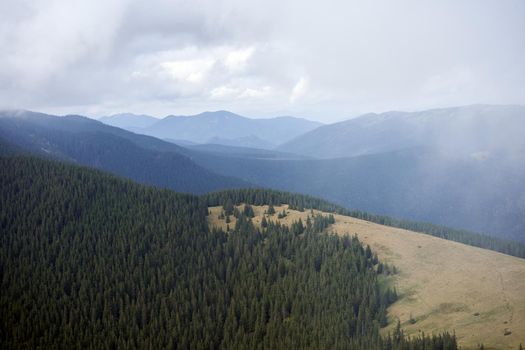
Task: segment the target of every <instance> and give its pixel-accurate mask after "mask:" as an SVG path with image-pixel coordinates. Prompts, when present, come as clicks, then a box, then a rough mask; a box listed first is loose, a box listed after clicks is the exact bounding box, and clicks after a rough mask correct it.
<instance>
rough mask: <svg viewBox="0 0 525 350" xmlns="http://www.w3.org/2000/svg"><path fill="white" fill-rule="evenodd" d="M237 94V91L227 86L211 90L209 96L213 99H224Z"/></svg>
mask: <svg viewBox="0 0 525 350" xmlns="http://www.w3.org/2000/svg"><path fill="white" fill-rule="evenodd" d="M238 94H239V89H236V88H232V87H229V86H225V85H223V86H219V87H216V88H214V89H213V90H211V92H210V96H211V98H214V99H224V98H230V97H234V96H236V95H238Z"/></svg>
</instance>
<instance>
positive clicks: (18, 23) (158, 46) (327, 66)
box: [0, 0, 525, 122]
mask: <svg viewBox="0 0 525 350" xmlns="http://www.w3.org/2000/svg"><path fill="white" fill-rule="evenodd" d="M472 103H490V104H525V1H521V0H516V1H505V0H495V1H488V0H487V1H484V0H473V1H461V0H450V1H448V0H439V1H438V0H436V1H424V0H417V1H416V0H414V1H392V0H385V1H365V0H363V1H327V0H324V1H304V0H303V1H285V0H279V1H271V0H265V1H247V0H239V1H219V0H215V1H213V0H212V1H199V0H191V1H173V0H169V1H168V0H161V1H151V0H149V1H137V0H103V1H94V0H87V1H82V0H79V1H72V0H45V1H44V0H42V1H40V0H30V1H24V0H2V1H0V107H1V108H24V109H32V110H39V111H44V112H49V113H56V114H66V113H78V114H84V115H88V116H95V117H97V116H101V115H106V114H112V113H118V112H134V113H145V114H151V115H154V116H159V117H160V116H165V115H168V114H192V113H198V112H201V111H205V110H219V109H227V110H231V111H234V112H237V113H240V114H244V115H247V116H251V117H269V116H276V115H297V116H304V117H308V118H310V119H317V120H320V121H325V122H331V121H335V120H341V119H345V118H348V117H352V116H355V115H357V114H360V113H365V112H372V111H374V112H381V111H386V110H392V109H395V110H418V109H426V108H433V107H444V106H454V105H465V104H472Z"/></svg>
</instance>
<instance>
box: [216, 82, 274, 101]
mask: <svg viewBox="0 0 525 350" xmlns="http://www.w3.org/2000/svg"><path fill="white" fill-rule="evenodd" d="M271 94H272V88H271V87H270V86H263V87H260V88H239V87H231V86H226V85H223V86H219V87H216V88H214V89H213V90H211V92H210V96H211V97H212V98H214V99H223V100H224V99H226V100H227V99H230V100H231V99H247V98H257V99H258V98H263V97H267V96H270V95H271Z"/></svg>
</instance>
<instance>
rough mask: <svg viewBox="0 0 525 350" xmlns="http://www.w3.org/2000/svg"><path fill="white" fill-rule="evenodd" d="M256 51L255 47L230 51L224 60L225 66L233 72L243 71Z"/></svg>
mask: <svg viewBox="0 0 525 350" xmlns="http://www.w3.org/2000/svg"><path fill="white" fill-rule="evenodd" d="M254 51H255V48H254V47H248V48H244V49H238V50H233V51H230V52H229V53H228V55H227V56H226V59H225V60H224V64H225V66H226V67H227V68H228V69H229V70H231V71H239V70H242V69H244V68H245V67H246V64H247V62H248V60H249V59H250V57H251V56H252V55H253V53H254Z"/></svg>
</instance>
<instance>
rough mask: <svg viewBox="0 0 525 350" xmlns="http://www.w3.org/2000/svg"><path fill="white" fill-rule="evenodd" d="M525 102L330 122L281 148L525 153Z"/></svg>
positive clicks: (348, 152)
mask: <svg viewBox="0 0 525 350" xmlns="http://www.w3.org/2000/svg"><path fill="white" fill-rule="evenodd" d="M523 133H525V106H493V105H472V106H462V107H452V108H441V109H433V110H426V111H419V112H397V111H393V112H386V113H381V114H375V113H370V114H365V115H363V116H361V117H357V118H354V119H350V120H346V121H343V122H339V123H335V124H330V125H324V126H321V127H319V128H317V129H315V130H312V131H310V132H307V133H305V134H303V135H300V136H298V137H296V138H295V139H293V140H291V141H289V142H286V143H284V144H282V145H280V146H279V147H278V150H281V151H286V152H291V153H297V154H303V155H308V156H313V157H317V158H338V157H353V156H359V155H366V154H377V153H384V152H393V151H399V150H403V149H410V148H414V147H425V148H432V149H434V150H436V151H438V152H440V153H458V152H459V153H462V154H463V155H467V154H477V153H480V152H481V153H483V152H489V153H492V154H497V153H509V152H512V153H516V152H518V153H523V152H524V151H525V138H524V137H523Z"/></svg>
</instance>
